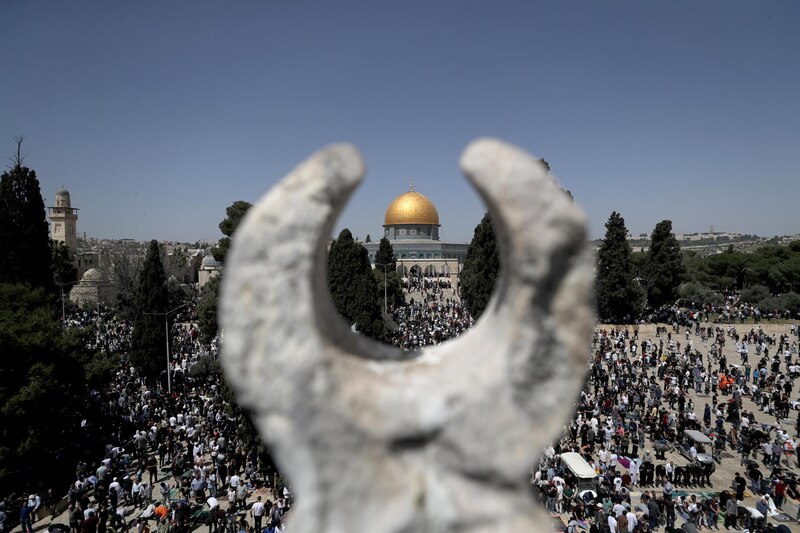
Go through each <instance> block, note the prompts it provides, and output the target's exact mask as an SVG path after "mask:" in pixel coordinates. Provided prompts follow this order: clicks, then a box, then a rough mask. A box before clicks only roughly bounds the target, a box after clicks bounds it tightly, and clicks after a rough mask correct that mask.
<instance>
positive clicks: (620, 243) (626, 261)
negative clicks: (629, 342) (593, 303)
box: [595, 211, 644, 322]
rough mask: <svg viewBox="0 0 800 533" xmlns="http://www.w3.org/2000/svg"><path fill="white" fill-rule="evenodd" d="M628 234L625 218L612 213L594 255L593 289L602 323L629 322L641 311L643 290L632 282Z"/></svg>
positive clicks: (634, 280) (634, 275) (632, 272)
mask: <svg viewBox="0 0 800 533" xmlns="http://www.w3.org/2000/svg"><path fill="white" fill-rule="evenodd" d="M627 235H628V230H627V228H626V227H625V219H624V218H622V215H620V214H619V213H617V212H616V211H614V212H612V213H611V216H610V217H609V219H608V222H606V235H605V238H604V239H603V244H602V245H601V246H600V250H599V252H598V254H597V275H596V280H595V289H596V297H597V313H598V315H599V316H600V319H601V320H610V321H613V322H628V321H630V320H632V319H634V318H637V317H638V316H639V315H640V314H641V312H642V308H643V304H644V290H643V289H642V287H641V286H640V285H639V283H638V281H637V280H636V279H635V278H636V274H635V272H634V269H633V264H632V261H631V247H630V244H628V240H627Z"/></svg>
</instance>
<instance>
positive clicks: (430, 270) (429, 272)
mask: <svg viewBox="0 0 800 533" xmlns="http://www.w3.org/2000/svg"><path fill="white" fill-rule="evenodd" d="M425 275H426V276H435V275H436V267H435V266H433V265H428V266H426V267H425Z"/></svg>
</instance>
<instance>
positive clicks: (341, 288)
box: [328, 229, 384, 340]
mask: <svg viewBox="0 0 800 533" xmlns="http://www.w3.org/2000/svg"><path fill="white" fill-rule="evenodd" d="M328 286H329V288H330V291H331V297H332V298H333V303H334V305H335V306H336V309H337V310H338V311H339V313H340V314H341V315H342V316H343V317H344V319H345V320H346V321H347V322H348V324H351V325H353V324H355V326H356V329H357V330H358V331H359V332H360V333H361V334H363V335H365V336H367V337H370V338H373V339H376V340H380V339H382V338H383V333H384V324H383V314H382V312H381V303H380V300H379V299H378V285H377V283H376V280H375V276H374V275H373V273H372V267H371V266H370V264H369V254H368V253H367V249H366V248H364V246H363V245H361V244H359V243H357V242H355V240H354V239H353V234H352V233H350V230H349V229H343V230H342V231H341V233H339V237H338V238H337V239H336V240H335V241H333V242H332V243H331V247H330V250H329V251H328Z"/></svg>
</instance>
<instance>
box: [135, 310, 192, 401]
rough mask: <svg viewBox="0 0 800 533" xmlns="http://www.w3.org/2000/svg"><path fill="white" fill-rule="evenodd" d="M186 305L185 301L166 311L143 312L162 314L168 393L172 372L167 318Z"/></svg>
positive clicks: (170, 389) (170, 387)
mask: <svg viewBox="0 0 800 533" xmlns="http://www.w3.org/2000/svg"><path fill="white" fill-rule="evenodd" d="M187 305H189V304H188V303H185V304H183V305H179V306H178V307H176V308H175V309H171V310H169V311H167V312H166V313H144V314H145V315H155V316H158V315H164V340H165V342H166V345H167V394H170V395H171V394H172V373H171V371H170V368H169V363H170V360H169V320H168V318H169V315H171V314H172V313H174V312H175V311H177V310H178V309H183V308H184V307H186V306H187Z"/></svg>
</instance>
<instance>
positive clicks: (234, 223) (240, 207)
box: [211, 200, 253, 262]
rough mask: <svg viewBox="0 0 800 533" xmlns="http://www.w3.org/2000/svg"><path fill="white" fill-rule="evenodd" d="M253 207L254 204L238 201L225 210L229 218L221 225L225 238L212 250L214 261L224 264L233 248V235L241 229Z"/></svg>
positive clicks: (220, 228)
mask: <svg viewBox="0 0 800 533" xmlns="http://www.w3.org/2000/svg"><path fill="white" fill-rule="evenodd" d="M251 207H253V204H251V203H250V202H245V201H244V200H237V201H235V202H233V203H232V204H231V205H230V206H229V207H228V208H227V209H225V214H226V215H227V216H226V217H225V218H224V219H223V220H222V222H220V223H219V230H220V231H221V232H222V234H223V235H225V236H224V237H223V238H221V239H220V240H219V244H218V245H217V246H216V247H215V248H214V249H213V250H211V253H212V254H213V255H214V259H216V260H217V261H222V262H224V261H225V256H226V255H227V254H228V249H229V248H230V246H231V239H232V238H233V234H234V233H235V232H236V228H238V227H239V224H241V222H242V219H243V218H244V216H245V215H246V214H247V212H248V211H249V210H250V208H251Z"/></svg>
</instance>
